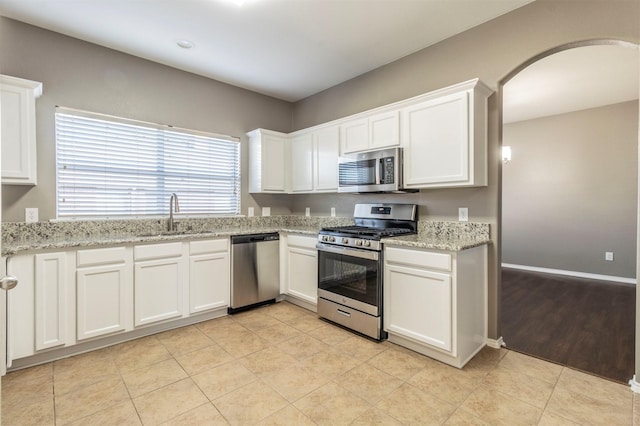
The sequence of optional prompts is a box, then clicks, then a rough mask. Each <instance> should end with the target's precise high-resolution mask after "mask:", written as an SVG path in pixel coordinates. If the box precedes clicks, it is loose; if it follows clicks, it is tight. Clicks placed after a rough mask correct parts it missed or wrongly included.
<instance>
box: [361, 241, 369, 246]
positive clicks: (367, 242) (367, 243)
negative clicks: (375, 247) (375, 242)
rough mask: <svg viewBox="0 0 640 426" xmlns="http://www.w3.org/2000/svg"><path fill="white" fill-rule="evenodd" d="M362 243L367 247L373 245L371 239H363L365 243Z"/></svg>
mask: <svg viewBox="0 0 640 426" xmlns="http://www.w3.org/2000/svg"><path fill="white" fill-rule="evenodd" d="M362 244H363V245H364V246H365V247H371V241H369V240H365V241H363V243H362Z"/></svg>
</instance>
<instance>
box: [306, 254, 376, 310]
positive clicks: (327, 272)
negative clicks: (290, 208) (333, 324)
mask: <svg viewBox="0 0 640 426" xmlns="http://www.w3.org/2000/svg"><path fill="white" fill-rule="evenodd" d="M316 247H317V248H318V297H322V298H324V299H328V300H331V301H333V302H336V303H339V304H342V305H346V306H350V307H352V308H354V309H357V310H359V311H362V312H365V313H367V314H369V315H374V316H379V315H381V314H382V306H381V305H382V255H381V253H380V252H377V251H370V250H358V249H353V248H349V247H340V246H332V245H329V244H322V243H319V244H318V245H317V246H316Z"/></svg>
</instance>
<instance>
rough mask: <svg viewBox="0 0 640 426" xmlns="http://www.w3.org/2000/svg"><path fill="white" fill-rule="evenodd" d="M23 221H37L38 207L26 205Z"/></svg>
mask: <svg viewBox="0 0 640 426" xmlns="http://www.w3.org/2000/svg"><path fill="white" fill-rule="evenodd" d="M24 221H25V222H27V223H33V222H37V221H38V208H37V207H27V208H26V209H24Z"/></svg>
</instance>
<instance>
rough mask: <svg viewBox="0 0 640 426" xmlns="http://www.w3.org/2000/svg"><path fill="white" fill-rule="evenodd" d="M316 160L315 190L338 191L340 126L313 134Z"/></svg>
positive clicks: (326, 128)
mask: <svg viewBox="0 0 640 426" xmlns="http://www.w3.org/2000/svg"><path fill="white" fill-rule="evenodd" d="M313 149H314V152H313V153H314V158H315V173H314V178H315V179H314V188H313V189H314V190H315V191H316V192H337V191H338V151H339V149H340V132H339V130H338V126H332V127H325V128H324V129H321V130H318V131H316V132H314V133H313Z"/></svg>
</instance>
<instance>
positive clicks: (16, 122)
mask: <svg viewBox="0 0 640 426" xmlns="http://www.w3.org/2000/svg"><path fill="white" fill-rule="evenodd" d="M41 95H42V83H40V82H37V81H31V80H25V79H22V78H16V77H11V76H7V75H0V110H1V111H2V114H0V116H1V123H0V131H1V136H0V140H2V183H3V184H5V185H6V184H11V185H35V184H36V183H37V180H38V176H37V170H38V164H37V158H36V99H37V98H39V97H40V96H41Z"/></svg>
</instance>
